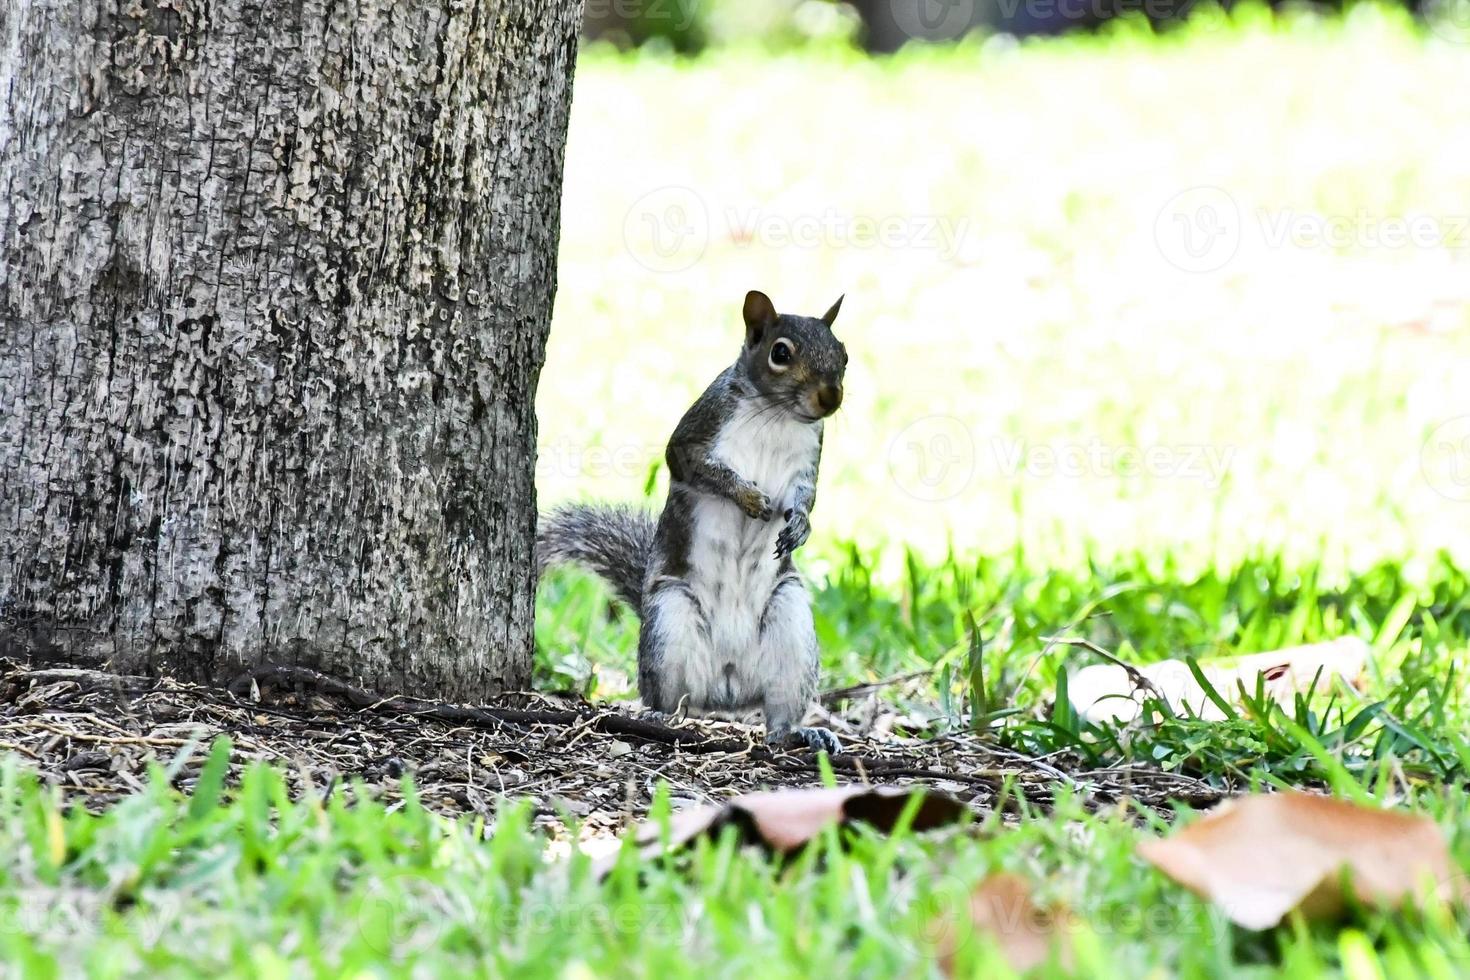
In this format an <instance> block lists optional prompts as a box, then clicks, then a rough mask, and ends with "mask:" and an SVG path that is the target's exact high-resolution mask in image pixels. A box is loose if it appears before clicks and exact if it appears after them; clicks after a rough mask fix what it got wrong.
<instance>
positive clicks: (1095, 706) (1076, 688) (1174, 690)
mask: <svg viewBox="0 0 1470 980" xmlns="http://www.w3.org/2000/svg"><path fill="white" fill-rule="evenodd" d="M1367 664H1368V645H1367V644H1366V643H1364V642H1363V641H1362V640H1360V639H1358V638H1357V637H1352V636H1346V637H1342V638H1341V639H1337V640H1333V641H1331V642H1330V643H1312V644H1308V645H1307V646H1299V647H1287V648H1285V649H1282V650H1272V651H1270V652H1269V653H1254V654H1251V655H1250V656H1246V657H1231V658H1228V659H1214V660H1201V661H1199V667H1200V672H1201V673H1202V674H1204V675H1205V677H1206V679H1208V680H1209V682H1210V685H1211V686H1212V687H1214V689H1215V691H1216V693H1218V694H1219V695H1220V696H1221V697H1222V698H1224V699H1225V700H1227V701H1230V702H1232V703H1239V700H1240V686H1241V685H1244V687H1245V689H1246V691H1247V692H1249V693H1250V694H1252V695H1254V694H1255V691H1256V681H1257V679H1258V678H1259V679H1260V680H1261V681H1263V682H1264V688H1265V692H1266V696H1267V697H1269V698H1272V699H1273V700H1275V701H1277V702H1279V703H1282V704H1288V705H1289V704H1290V703H1291V702H1292V699H1293V698H1294V697H1295V695H1297V694H1300V693H1304V692H1305V691H1306V690H1307V689H1308V688H1309V687H1311V686H1312V681H1313V680H1314V679H1316V682H1317V690H1322V689H1324V688H1325V687H1326V686H1327V685H1328V684H1329V683H1330V682H1331V681H1332V679H1333V678H1334V677H1341V678H1342V679H1343V680H1345V681H1347V682H1348V683H1349V684H1351V683H1353V682H1355V681H1356V680H1357V679H1358V677H1359V676H1360V675H1361V674H1362V673H1363V670H1364V669H1365V668H1366V667H1367ZM1136 670H1137V672H1138V673H1139V674H1142V675H1143V676H1144V677H1145V678H1147V679H1148V680H1149V681H1150V682H1152V683H1153V685H1154V687H1156V688H1157V689H1158V692H1159V694H1161V695H1163V698H1164V700H1165V701H1167V702H1168V703H1169V705H1170V706H1171V707H1172V708H1173V709H1174V710H1175V711H1176V712H1178V713H1179V714H1181V715H1183V714H1194V715H1196V716H1198V717H1200V718H1204V719H1206V720H1209V721H1222V720H1223V719H1224V718H1225V713H1224V712H1222V711H1221V710H1220V708H1219V707H1218V706H1217V705H1216V704H1215V702H1213V701H1211V700H1210V698H1209V696H1208V695H1206V694H1205V690H1204V688H1203V687H1201V686H1200V684H1199V682H1198V681H1197V680H1195V678H1194V674H1193V673H1192V672H1191V671H1190V669H1189V665H1188V664H1187V663H1185V662H1184V661H1182V660H1162V661H1160V662H1158V663H1156V664H1148V665H1147V666H1143V667H1138V668H1136ZM1319 672H1320V677H1319V676H1318V675H1319ZM1067 691H1068V695H1069V699H1070V700H1071V702H1072V706H1073V707H1074V708H1075V709H1076V711H1077V714H1078V715H1080V716H1081V717H1082V718H1084V719H1086V720H1087V721H1090V722H1092V723H1093V724H1098V723H1100V722H1105V721H1107V722H1129V721H1132V720H1133V719H1135V718H1137V717H1138V715H1139V712H1140V711H1142V710H1143V700H1144V698H1145V697H1146V696H1148V695H1149V694H1150V692H1146V691H1139V690H1137V689H1136V686H1135V685H1134V683H1133V679H1132V678H1131V677H1130V676H1129V671H1128V668H1126V667H1122V666H1119V665H1118V664H1094V665H1093V666H1090V667H1083V668H1082V669H1081V670H1079V671H1077V672H1076V673H1074V674H1072V675H1071V676H1070V677H1068V678H1067Z"/></svg>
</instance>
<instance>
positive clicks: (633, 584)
mask: <svg viewBox="0 0 1470 980" xmlns="http://www.w3.org/2000/svg"><path fill="white" fill-rule="evenodd" d="M656 526H657V525H656V524H655V521H654V516H653V515H652V514H650V513H648V512H647V511H645V510H640V509H638V508H636V507H628V506H617V505H613V504H572V505H569V506H566V507H558V508H557V509H556V510H553V511H552V512H551V513H549V514H543V515H541V520H540V522H539V523H538V524H537V526H536V575H537V577H538V578H539V577H540V576H541V575H542V574H543V573H544V572H545V571H546V569H547V568H549V567H550V566H552V565H558V564H561V563H563V562H578V563H580V564H583V565H586V566H587V567H588V568H590V569H592V571H594V572H596V573H597V574H598V575H601V576H602V577H603V578H605V579H607V581H608V582H609V583H610V584H611V585H612V587H613V589H614V591H616V592H617V594H618V596H619V597H620V598H621V599H622V600H623V601H624V602H626V603H627V604H628V605H630V606H632V607H633V611H634V612H637V613H640V614H641V613H642V611H643V578H644V576H645V574H646V573H647V571H648V563H649V555H650V553H651V552H652V550H653V535H654V529H655V527H656Z"/></svg>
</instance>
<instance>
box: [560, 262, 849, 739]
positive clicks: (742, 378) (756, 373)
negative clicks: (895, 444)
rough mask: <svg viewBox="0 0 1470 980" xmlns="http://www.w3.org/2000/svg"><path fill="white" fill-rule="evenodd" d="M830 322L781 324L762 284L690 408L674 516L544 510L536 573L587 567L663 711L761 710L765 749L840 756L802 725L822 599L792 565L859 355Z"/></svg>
mask: <svg viewBox="0 0 1470 980" xmlns="http://www.w3.org/2000/svg"><path fill="white" fill-rule="evenodd" d="M841 307H842V298H839V299H838V300H837V302H836V303H834V304H832V308H831V309H830V310H828V311H827V312H826V313H825V314H824V315H823V316H821V317H820V318H816V317H805V316H791V315H778V314H777V313H776V308H775V306H774V305H773V304H772V303H771V300H770V299H769V297H767V296H766V295H765V294H764V293H761V292H757V291H751V292H750V293H749V294H747V295H746V297H745V306H744V309H743V311H742V313H743V316H744V320H745V342H744V344H743V345H742V346H741V349H740V354H739V356H738V357H736V359H735V363H734V364H732V365H730V366H729V367H728V368H726V369H725V370H724V371H723V372H721V373H720V375H719V377H717V378H715V380H714V382H713V383H711V384H710V386H709V387H708V388H706V389H705V392H704V394H702V395H700V396H699V399H698V400H697V401H695V403H694V405H693V406H692V407H691V408H690V409H689V410H688V411H687V412H685V413H684V417H683V418H681V419H680V420H679V424H678V426H677V427H675V429H674V434H673V435H672V436H671V437H670V438H669V443H668V448H667V451H666V453H665V459H666V461H667V464H668V469H669V477H670V480H669V495H668V500H667V502H666V503H665V505H664V509H663V512H662V514H660V515H659V516H658V517H657V518H655V517H654V515H653V514H652V513H649V512H647V511H645V510H641V509H639V508H636V507H631V506H614V505H598V504H590V505H589V504H581V505H571V506H565V507H561V508H559V509H556V510H553V511H552V512H550V513H548V514H545V515H543V516H542V518H541V521H540V523H539V526H538V527H537V534H536V566H537V573H538V575H539V574H540V573H541V572H543V571H544V570H545V569H546V568H547V567H549V566H551V565H553V564H559V563H562V562H577V563H580V564H582V565H585V566H587V567H589V568H591V569H592V570H593V571H595V572H597V573H598V574H599V575H601V576H602V577H603V578H605V579H607V581H608V582H609V583H610V584H611V585H612V586H613V588H614V590H615V591H616V592H617V594H618V596H619V597H620V598H622V599H623V600H624V601H625V602H627V603H628V605H630V606H631V607H632V608H633V609H634V611H636V612H637V613H638V615H639V617H640V619H641V620H642V622H641V628H640V630H639V635H638V693H639V695H640V697H641V698H642V699H643V703H644V705H645V706H647V707H648V708H650V709H652V710H653V711H654V712H656V713H658V714H663V715H668V714H673V713H675V712H677V711H679V710H681V709H685V710H687V711H688V712H690V713H692V714H706V713H711V712H738V711H747V710H749V709H751V708H757V707H758V708H760V709H761V710H762V712H763V713H764V715H765V723H766V741H767V742H769V743H773V744H778V745H780V744H805V745H806V746H807V747H809V748H811V749H814V750H825V751H827V752H828V753H830V754H833V755H835V754H837V752H838V751H839V750H840V748H841V746H840V744H839V743H838V741H837V739H836V737H835V736H834V735H833V734H832V733H831V732H830V731H828V730H826V729H825V728H804V727H801V720H802V716H803V715H804V714H805V713H806V710H807V707H808V706H809V705H810V703H811V701H812V698H813V696H814V695H815V694H816V689H817V670H818V658H817V635H816V628H815V626H814V625H813V621H812V611H811V597H810V595H809V594H808V593H807V588H806V585H805V583H804V582H803V581H802V579H801V576H800V575H799V574H798V573H797V571H796V569H795V567H794V565H793V564H792V560H791V556H792V553H793V552H795V551H796V549H798V548H800V547H801V546H802V545H804V544H805V543H806V541H807V538H808V537H809V536H810V535H811V513H812V507H813V505H814V504H815V503H816V499H817V466H818V463H819V462H820V460H821V456H822V422H823V419H825V418H827V417H828V416H830V415H831V414H832V413H833V412H836V411H837V409H838V406H840V405H841V404H842V380H843V376H844V374H845V372H846V370H847V348H846V347H844V346H843V344H842V342H841V341H840V340H838V339H837V337H836V336H835V335H834V334H833V333H832V324H833V322H834V321H835V320H836V319H837V312H838V310H839V309H840V308H841Z"/></svg>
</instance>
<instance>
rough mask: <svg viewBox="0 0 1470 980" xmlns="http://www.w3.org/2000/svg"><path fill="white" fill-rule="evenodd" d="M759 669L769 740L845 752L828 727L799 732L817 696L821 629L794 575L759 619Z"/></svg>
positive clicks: (774, 593)
mask: <svg viewBox="0 0 1470 980" xmlns="http://www.w3.org/2000/svg"><path fill="white" fill-rule="evenodd" d="M760 666H761V691H762V699H761V701H762V707H763V708H764V711H765V716H766V741H767V742H771V743H774V744H783V743H796V744H801V745H805V746H807V747H808V748H811V749H813V750H822V751H826V752H827V753H829V754H832V755H836V754H837V753H838V752H839V751H840V750H841V745H840V744H839V743H838V741H837V738H836V736H834V735H833V734H832V733H831V732H829V731H827V729H825V728H803V727H801V719H802V718H803V716H805V715H806V711H807V708H808V707H810V706H811V703H812V698H813V697H815V696H816V693H817V667H818V663H817V630H816V626H815V625H814V624H813V622H812V603H811V597H810V596H809V595H807V591H806V586H805V585H804V584H802V581H801V579H800V577H798V576H796V575H794V574H793V575H788V576H786V577H785V578H783V579H781V581H780V582H778V583H776V588H775V590H774V591H772V593H771V598H770V599H769V600H768V601H767V602H766V608H765V611H764V612H763V613H762V615H761V630H760Z"/></svg>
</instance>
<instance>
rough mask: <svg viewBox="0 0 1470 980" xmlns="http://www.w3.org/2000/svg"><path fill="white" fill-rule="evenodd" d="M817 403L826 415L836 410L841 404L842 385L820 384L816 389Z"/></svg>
mask: <svg viewBox="0 0 1470 980" xmlns="http://www.w3.org/2000/svg"><path fill="white" fill-rule="evenodd" d="M817 404H818V405H820V406H821V407H822V411H823V412H825V413H826V414H828V415H831V414H832V413H833V412H835V411H837V406H839V405H841V404H842V385H822V387H820V388H818V389H817Z"/></svg>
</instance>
